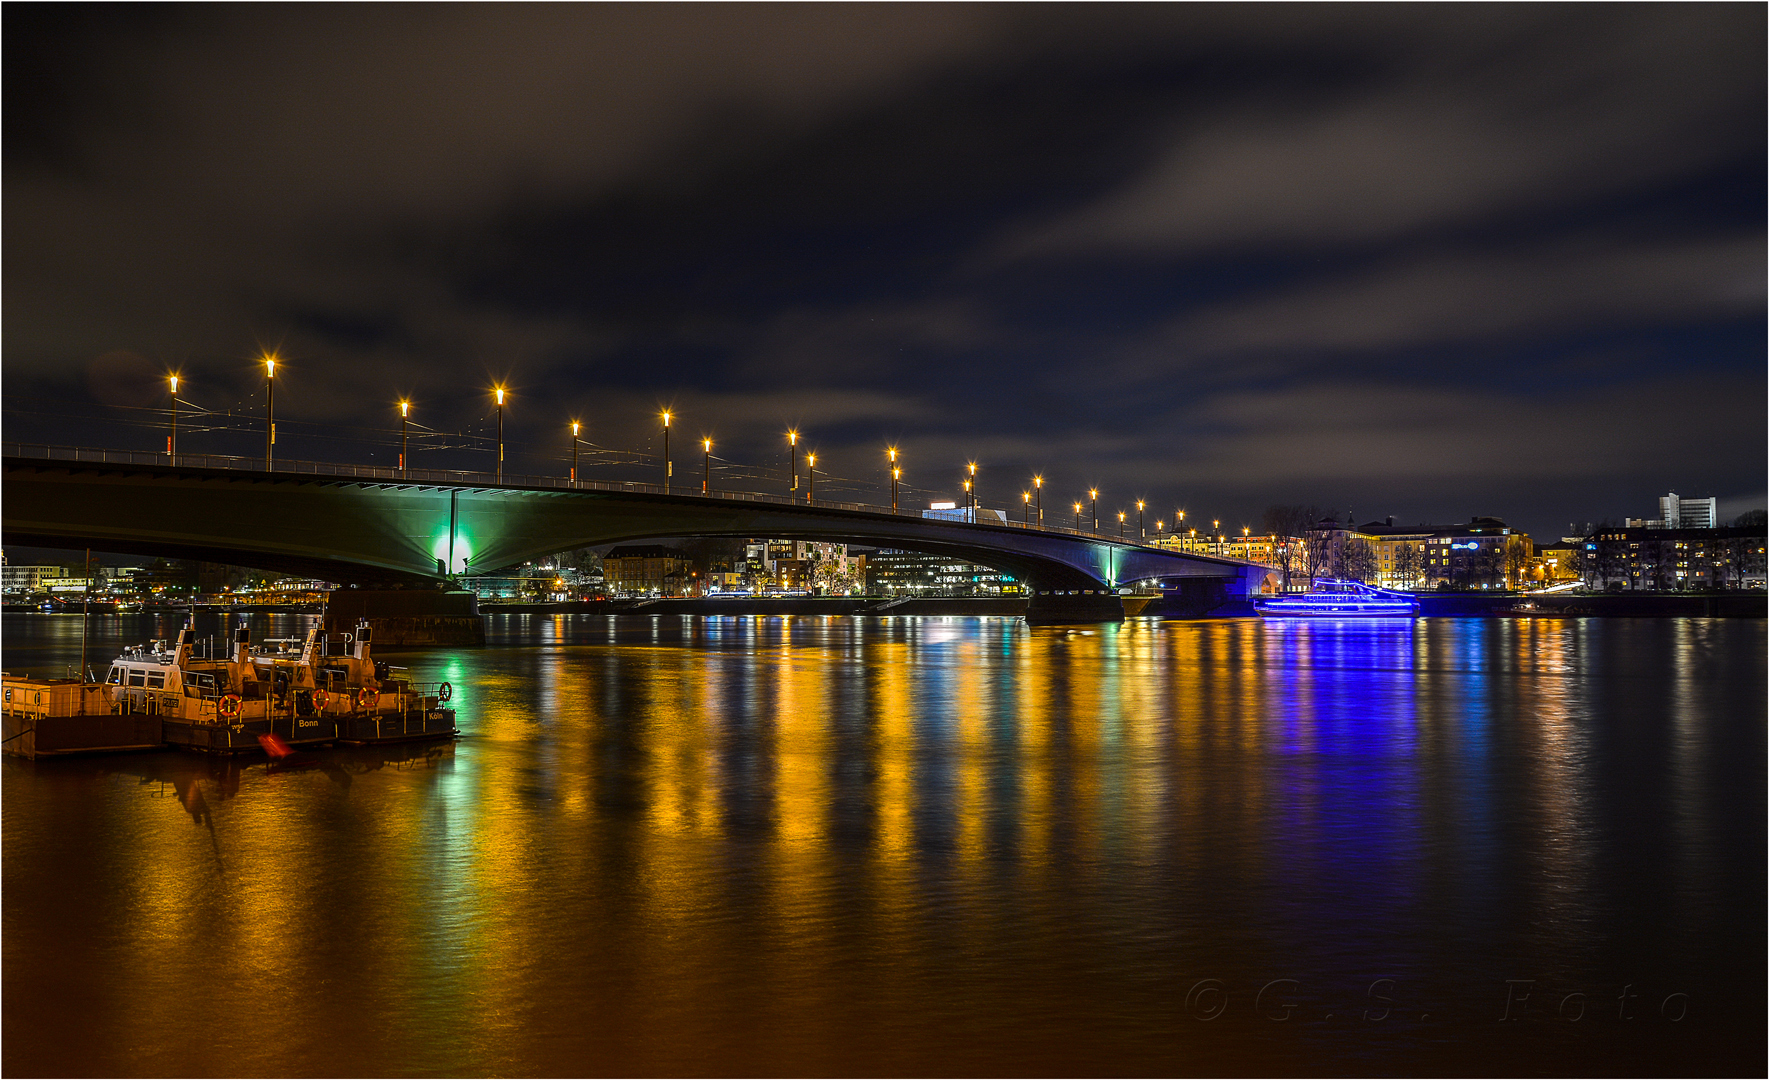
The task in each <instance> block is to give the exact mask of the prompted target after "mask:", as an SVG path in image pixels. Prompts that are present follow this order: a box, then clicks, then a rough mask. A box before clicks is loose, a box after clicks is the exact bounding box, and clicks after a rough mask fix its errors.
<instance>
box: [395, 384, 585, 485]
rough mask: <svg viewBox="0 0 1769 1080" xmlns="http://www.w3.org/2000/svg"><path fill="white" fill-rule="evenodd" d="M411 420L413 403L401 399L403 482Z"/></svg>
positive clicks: (400, 421) (400, 467) (400, 455)
mask: <svg viewBox="0 0 1769 1080" xmlns="http://www.w3.org/2000/svg"><path fill="white" fill-rule="evenodd" d="M411 419H412V403H411V402H410V401H407V400H406V399H405V398H400V399H399V476H400V479H402V480H403V479H404V478H405V475H406V469H407V467H408V466H407V465H406V457H405V451H406V431H407V428H408V427H409V426H410V424H411ZM572 426H573V427H576V426H577V425H575V424H573V425H572Z"/></svg>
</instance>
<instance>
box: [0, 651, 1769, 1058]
mask: <svg viewBox="0 0 1769 1080" xmlns="http://www.w3.org/2000/svg"><path fill="white" fill-rule="evenodd" d="M284 618H286V619H288V620H290V622H291V623H295V622H298V617H284ZM66 623H67V620H19V619H14V618H12V617H9V619H8V621H7V624H6V628H7V635H6V651H7V664H8V666H9V667H12V668H15V669H16V668H18V667H24V668H26V669H29V668H31V667H32V666H38V667H48V666H52V665H54V664H57V663H64V664H65V663H67V662H69V661H68V660H67V659H66V654H67V653H68V650H69V648H70V645H71V647H72V648H73V649H74V650H76V651H75V656H74V659H75V660H77V649H78V644H79V642H78V626H77V621H75V625H74V627H73V629H74V634H73V636H72V637H70V635H69V632H68V629H67V625H66ZM96 623H97V620H95V626H96ZM297 629H298V627H297V626H296V625H289V626H286V627H276V628H275V632H277V633H280V634H292V633H294V632H296V631H297ZM492 629H493V642H492V644H491V645H490V646H489V647H487V648H485V649H482V650H457V651H439V652H434V653H425V654H416V653H414V654H411V655H410V656H408V657H407V658H405V659H404V660H403V661H396V662H404V663H407V664H409V665H410V666H411V667H413V668H414V669H415V670H417V671H419V672H421V673H422V675H421V677H425V678H444V679H447V680H448V681H450V682H452V683H453V684H454V686H455V687H456V699H455V703H456V705H457V706H458V708H459V710H460V722H461V727H462V730H463V733H464V735H463V738H462V739H461V740H460V741H459V742H458V743H456V744H453V745H450V746H446V747H428V748H426V747H413V748H408V749H405V750H399V751H384V750H383V751H337V752H334V753H331V754H328V755H325V756H324V760H323V763H322V765H321V766H320V767H318V768H314V769H310V770H303V771H297V772H276V771H273V770H271V769H270V768H269V767H267V766H266V765H265V763H264V762H263V761H262V760H252V759H231V760H227V759H208V758H202V757H197V756H194V755H177V754H148V755H138V756H131V757H125V758H104V759H91V760H84V761H62V762H38V763H36V764H34V765H33V764H29V763H24V762H19V761H15V760H9V761H7V762H6V764H5V774H4V775H5V796H6V797H5V800H4V843H5V848H4V864H3V871H4V882H3V885H4V909H5V910H4V916H5V925H4V949H5V965H4V991H5V993H4V1010H5V1021H6V1030H7V1035H8V1039H7V1041H6V1044H5V1050H4V1053H5V1058H6V1060H5V1065H6V1067H7V1068H8V1069H9V1070H10V1071H13V1072H26V1073H36V1072H58V1073H59V1072H90V1073H97V1072H107V1073H130V1074H137V1073H198V1072H222V1071H226V1072H229V1073H236V1072H241V1073H258V1072H329V1073H344V1072H350V1073H353V1074H354V1073H372V1074H380V1073H391V1072H400V1073H407V1072H414V1073H492V1072H523V1073H565V1072H569V1073H574V1074H578V1073H584V1072H616V1071H619V1072H736V1071H760V1070H763V1069H767V1070H770V1071H787V1072H856V1071H890V1072H910V1071H914V1072H929V1071H936V1070H937V1071H943V1072H967V1073H968V1072H977V1073H982V1072H1002V1071H1013V1072H1031V1071H1039V1072H1053V1071H1064V1072H1079V1071H1084V1070H1085V1071H1100V1070H1101V1069H1102V1068H1104V1067H1106V1065H1105V1063H1110V1065H1111V1067H1112V1068H1114V1069H1122V1070H1125V1071H1138V1072H1153V1071H1157V1070H1160V1071H1177V1070H1178V1069H1181V1068H1184V1069H1187V1070H1189V1071H1198V1070H1200V1069H1208V1070H1211V1071H1222V1070H1227V1069H1234V1070H1236V1071H1249V1070H1250V1069H1253V1068H1273V1069H1283V1070H1285V1071H1296V1070H1298V1069H1300V1068H1304V1067H1318V1066H1320V1065H1323V1064H1324V1065H1325V1066H1327V1067H1331V1068H1334V1069H1336V1070H1338V1071H1370V1070H1374V1069H1386V1070H1389V1071H1393V1070H1396V1069H1437V1070H1441V1069H1443V1068H1446V1067H1449V1066H1450V1065H1451V1063H1452V1062H1453V1063H1454V1065H1455V1067H1457V1068H1463V1067H1479V1066H1481V1065H1483V1064H1484V1065H1486V1066H1488V1067H1496V1066H1499V1065H1503V1064H1506V1063H1517V1062H1522V1061H1527V1064H1528V1067H1530V1068H1532V1069H1536V1070H1542V1069H1546V1068H1550V1067H1554V1066H1555V1064H1556V1063H1560V1064H1564V1065H1568V1066H1570V1065H1571V1063H1572V1062H1574V1061H1576V1062H1578V1063H1579V1064H1580V1067H1581V1068H1584V1069H1587V1070H1588V1069H1590V1068H1592V1067H1593V1064H1594V1063H1602V1062H1606V1061H1607V1062H1610V1063H1611V1064H1610V1067H1621V1066H1622V1065H1623V1064H1624V1063H1625V1064H1626V1065H1627V1066H1628V1067H1632V1068H1638V1067H1639V1063H1641V1062H1651V1061H1662V1062H1664V1063H1666V1064H1668V1063H1671V1062H1672V1061H1674V1059H1675V1058H1677V1057H1678V1056H1680V1055H1685V1054H1687V1053H1689V1052H1691V1047H1692V1046H1693V1045H1695V1043H1692V1042H1691V1040H1697V1041H1698V1042H1699V1044H1700V1046H1701V1048H1702V1051H1703V1053H1704V1055H1705V1056H1704V1060H1721V1059H1726V1055H1727V1054H1734V1055H1743V1054H1744V1053H1747V1052H1748V1053H1751V1054H1753V1055H1758V1056H1760V1051H1761V1036H1762V1019H1761V1015H1762V1010H1761V1007H1760V1003H1758V1004H1753V1002H1758V999H1759V998H1760V990H1759V988H1758V986H1757V980H1756V979H1755V971H1754V966H1755V965H1754V964H1753V963H1750V962H1749V961H1751V960H1752V958H1753V956H1754V955H1756V954H1757V953H1758V952H1759V951H1760V949H1761V936H1762V935H1761V930H1760V926H1761V918H1760V916H1761V911H1762V907H1763V899H1764V897H1763V888H1762V870H1763V855H1762V850H1763V849H1762V824H1761V807H1762V802H1763V777H1762V775H1761V770H1760V764H1761V760H1762V752H1763V720H1764V712H1765V709H1764V686H1763V683H1764V680H1763V676H1764V661H1763V655H1764V649H1763V645H1764V635H1763V627H1762V624H1761V623H1757V622H1742V621H1738V622H1704V621H1698V620H1691V621H1676V620H1660V621H1645V620H1642V621H1622V620H1615V621H1609V622H1597V621H1576V620H1565V621H1547V620H1519V621H1516V622H1508V621H1460V620H1428V621H1420V622H1418V623H1414V624H1401V625H1398V626H1347V625H1336V624H1331V623H1322V624H1294V625H1289V624H1278V625H1265V624H1261V623H1259V622H1255V621H1235V622H1221V621H1218V622H1196V623H1186V622H1159V621H1155V620H1133V621H1131V622H1128V623H1126V624H1124V625H1122V626H1119V627H1100V628H1089V629H1074V628H1070V629H1062V628H1049V629H1028V628H1026V627H1024V626H1023V625H1021V624H1019V623H1018V622H1015V621H1011V620H994V619H912V618H901V619H878V620H870V621H866V620H854V619H841V618H807V619H796V618H779V617H773V618H750V617H722V618H706V619H694V618H675V617H670V618H655V619H635V618H624V619H612V618H589V617H560V616H504V617H500V618H499V619H497V620H494V621H493V627H492ZM151 636H165V632H164V631H163V630H161V629H157V628H155V627H154V626H152V625H149V624H147V623H146V622H144V621H141V620H137V621H136V622H134V623H130V622H129V621H128V620H127V619H123V620H118V619H116V617H112V618H111V621H109V622H108V623H107V624H106V625H105V626H104V627H103V629H102V630H101V631H100V632H99V633H97V634H95V635H94V637H95V638H96V639H97V644H89V646H88V647H89V649H93V650H94V651H96V650H99V649H103V650H114V647H115V645H116V644H118V643H121V642H122V641H124V640H130V641H133V640H141V639H143V638H145V637H151ZM103 655H106V656H108V651H107V652H105V653H104V654H103ZM1741 945H1742V946H1744V947H1742V948H1741ZM1508 979H1530V980H1535V981H1536V982H1535V983H1534V984H1532V985H1536V986H1538V987H1541V988H1542V989H1540V990H1538V991H1537V993H1536V996H1535V998H1534V999H1533V1000H1534V1001H1535V1003H1536V1004H1537V1005H1539V1006H1540V1012H1539V1015H1534V1014H1532V1016H1531V1017H1530V1022H1529V1023H1525V1024H1521V1025H1520V1026H1519V1027H1518V1028H1517V1029H1516V1031H1515V1033H1513V1029H1512V1028H1510V1027H1505V1028H1498V1029H1495V1028H1494V1027H1493V1024H1494V1022H1495V1020H1496V1018H1497V1016H1498V1015H1500V1013H1501V1010H1502V1009H1503V1008H1504V1007H1505V1003H1506V996H1505V995H1506V986H1507V983H1506V980H1508ZM1276 980H1288V981H1285V982H1274V981H1276ZM1268 984H1272V985H1275V986H1276V987H1277V991H1276V992H1273V993H1269V994H1267V996H1264V997H1261V996H1260V992H1261V990H1262V988H1267V986H1268ZM1629 985H1632V986H1633V987H1634V991H1632V992H1635V993H1637V994H1657V995H1658V997H1657V998H1656V999H1654V1000H1652V1001H1650V1002H1648V1003H1647V1004H1648V1005H1650V1006H1651V1007H1650V1008H1648V1007H1646V1006H1642V1012H1643V1013H1651V1012H1652V1011H1653V1009H1657V1008H1658V1007H1659V1003H1660V1002H1662V1001H1663V1000H1664V999H1665V998H1666V995H1669V994H1672V993H1688V994H1691V995H1696V1000H1699V1001H1701V1002H1702V1008H1703V1010H1704V1011H1703V1012H1702V1013H1701V1014H1700V1015H1701V1017H1702V1018H1703V1019H1702V1022H1701V1023H1700V1024H1697V1025H1694V1026H1690V1027H1676V1026H1673V1025H1670V1024H1668V1023H1664V1022H1661V1023H1658V1024H1657V1026H1656V1027H1652V1028H1647V1027H1646V1026H1644V1025H1642V1026H1640V1027H1638V1028H1627V1029H1623V1028H1617V1027H1615V1026H1613V1025H1612V1027H1611V1028H1609V1029H1603V1031H1604V1032H1605V1033H1604V1034H1601V1035H1599V1036H1592V1035H1590V1034H1589V1032H1591V1031H1594V1030H1598V1029H1596V1028H1593V1027H1591V1026H1589V1025H1587V1026H1586V1027H1580V1028H1574V1027H1571V1026H1568V1025H1567V1024H1558V1026H1557V1025H1556V1023H1554V1022H1551V1021H1557V1020H1563V1019H1564V1016H1562V1015H1560V1014H1558V1013H1556V1011H1555V1007H1556V1005H1555V1003H1557V1002H1559V1003H1563V1002H1565V1001H1567V1000H1571V998H1570V997H1569V995H1572V994H1575V993H1586V994H1587V995H1595V994H1597V993H1599V992H1601V993H1604V994H1607V995H1608V996H1609V998H1610V999H1612V1000H1613V999H1614V998H1615V996H1616V994H1617V992H1618V991H1624V988H1625V987H1626V986H1629ZM1200 986H1219V987H1220V991H1219V993H1220V1000H1221V1002H1222V1003H1223V1011H1222V1013H1221V1016H1220V1017H1218V1018H1216V1019H1215V1020H1211V1019H1209V1018H1208V1017H1206V1016H1204V1015H1202V1013H1200V1011H1199V1010H1200V1008H1201V1006H1200V1005H1199V1003H1200V1002H1207V1001H1212V1000H1216V999H1213V998H1208V997H1200V996H1199V990H1198V988H1199V987H1200ZM1373 987H1379V988H1380V994H1381V997H1380V998H1377V997H1375V996H1373V995H1374V994H1375V993H1376V992H1377V991H1376V990H1375V989H1373ZM1208 992H1209V993H1218V991H1215V990H1212V991H1208ZM1624 992H1625V991H1624ZM1746 999H1748V1000H1746ZM1642 1000H1645V999H1644V998H1643V999H1642ZM1274 1001H1281V1002H1282V1008H1279V1009H1274V1008H1272V1007H1271V1003H1272V1002H1274ZM1382 1002H1386V1003H1387V1004H1385V1005H1383V1006H1382V1007H1381V1008H1374V1007H1373V1005H1376V1004H1381V1003H1382ZM1204 1011H1205V1012H1208V1009H1205V1010H1204ZM1278 1013H1283V1014H1284V1015H1286V1016H1288V1017H1290V1019H1289V1020H1287V1021H1282V1022H1280V1021H1279V1020H1278V1019H1277V1014H1278ZM1378 1013H1380V1014H1381V1016H1382V1017H1383V1018H1385V1020H1392V1021H1393V1023H1389V1024H1388V1025H1387V1026H1386V1027H1383V1028H1381V1029H1380V1032H1379V1034H1377V1033H1375V1029H1374V1028H1372V1027H1370V1026H1369V1024H1370V1023H1373V1021H1369V1020H1368V1019H1367V1018H1368V1017H1370V1016H1375V1015H1377V1014H1378ZM217 1016H225V1017H234V1018H240V1017H244V1018H249V1022H244V1021H242V1022H230V1023H226V1024H217V1023H213V1022H204V1023H197V1022H194V1021H193V1017H206V1018H213V1017H217ZM1348 1018H1351V1019H1348ZM1354 1020H1355V1023H1354V1022H1353V1021H1354ZM1661 1020H1662V1017H1661ZM1495 1032H1498V1034H1495ZM1691 1033H1693V1034H1691ZM1715 1055H1719V1057H1718V1058H1716V1056H1715ZM1753 1060H1754V1058H1753Z"/></svg>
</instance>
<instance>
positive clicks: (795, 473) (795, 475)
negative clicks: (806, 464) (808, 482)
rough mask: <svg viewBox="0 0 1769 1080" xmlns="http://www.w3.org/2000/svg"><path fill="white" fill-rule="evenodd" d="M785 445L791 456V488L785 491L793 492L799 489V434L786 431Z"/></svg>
mask: <svg viewBox="0 0 1769 1080" xmlns="http://www.w3.org/2000/svg"><path fill="white" fill-rule="evenodd" d="M786 443H787V446H788V447H790V448H791V449H790V453H791V456H792V486H791V487H789V488H787V489H786V490H787V491H788V492H794V491H797V490H798V489H799V433H798V432H796V431H792V430H788V431H787V433H786Z"/></svg>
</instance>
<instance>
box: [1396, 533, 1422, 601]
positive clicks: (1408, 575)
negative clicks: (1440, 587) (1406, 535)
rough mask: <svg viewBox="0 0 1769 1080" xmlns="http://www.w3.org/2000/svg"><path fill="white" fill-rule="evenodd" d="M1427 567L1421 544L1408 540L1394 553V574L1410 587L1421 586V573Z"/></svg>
mask: <svg viewBox="0 0 1769 1080" xmlns="http://www.w3.org/2000/svg"><path fill="white" fill-rule="evenodd" d="M1424 569H1425V556H1424V554H1423V553H1422V552H1420V550H1419V545H1417V544H1415V543H1414V542H1413V541H1411V540H1408V541H1405V542H1404V543H1402V544H1401V545H1400V548H1399V549H1398V550H1396V551H1395V553H1394V576H1395V577H1396V578H1398V579H1399V580H1400V581H1403V582H1405V583H1406V587H1407V588H1409V589H1416V588H1418V587H1419V573H1420V571H1422V570H1424Z"/></svg>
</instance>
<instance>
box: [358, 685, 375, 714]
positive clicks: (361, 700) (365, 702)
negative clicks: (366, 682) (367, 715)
mask: <svg viewBox="0 0 1769 1080" xmlns="http://www.w3.org/2000/svg"><path fill="white" fill-rule="evenodd" d="M380 700H381V691H380V690H378V689H376V688H375V687H373V686H365V687H363V688H362V692H361V693H359V694H357V695H356V703H357V705H359V706H361V707H362V708H364V709H372V708H374V707H375V704H376V703H377V702H379V701H380Z"/></svg>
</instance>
